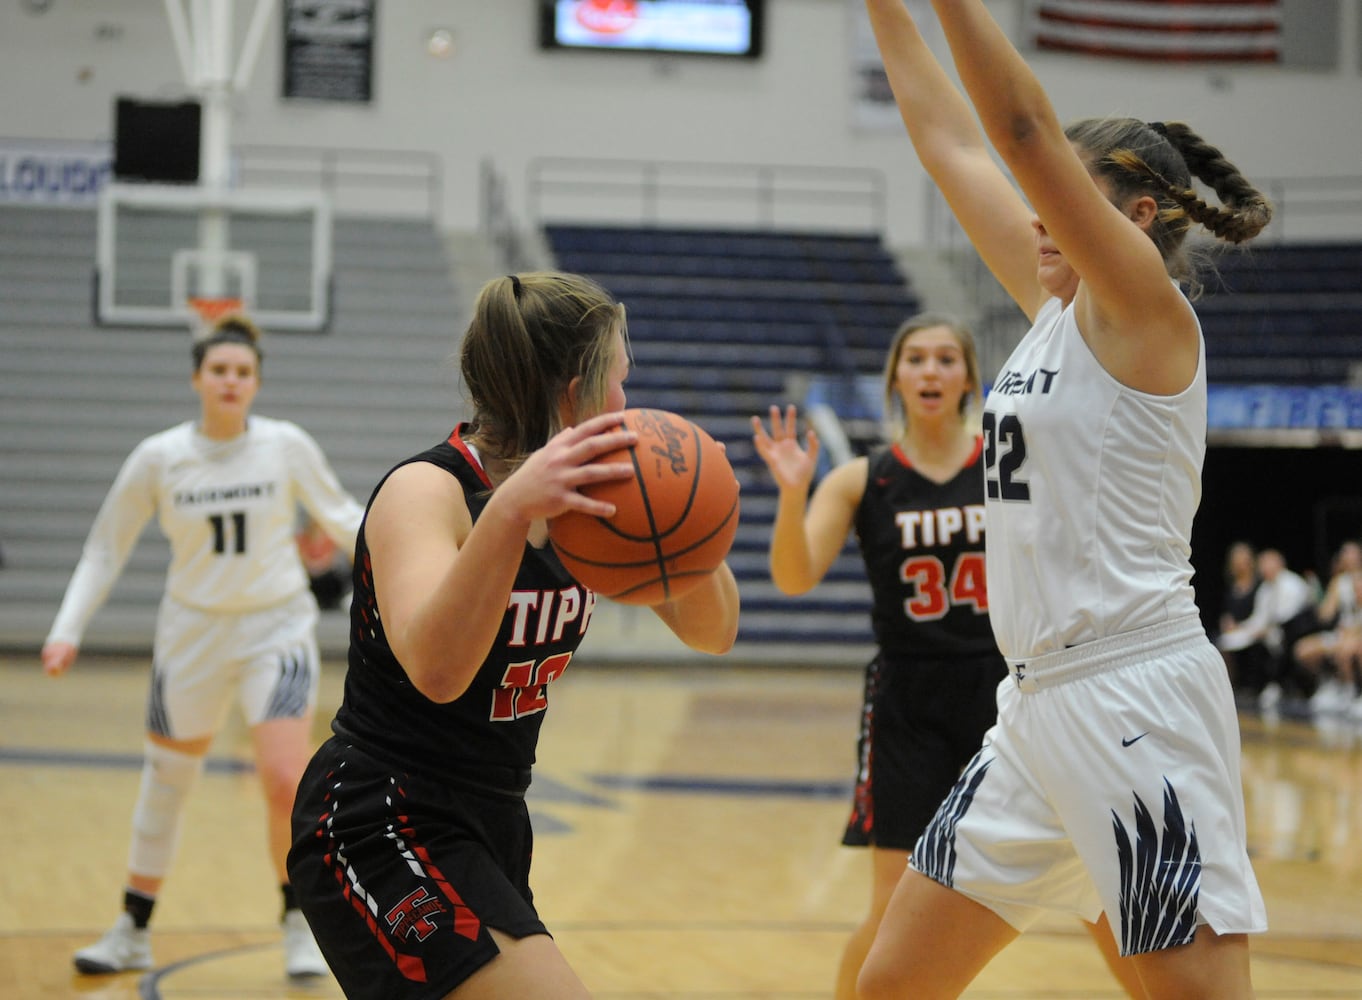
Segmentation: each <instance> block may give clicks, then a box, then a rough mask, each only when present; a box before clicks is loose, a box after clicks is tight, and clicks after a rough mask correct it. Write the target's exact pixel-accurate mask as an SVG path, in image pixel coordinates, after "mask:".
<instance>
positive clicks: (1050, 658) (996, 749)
mask: <svg viewBox="0 0 1362 1000" xmlns="http://www.w3.org/2000/svg"><path fill="white" fill-rule="evenodd" d="M1008 666H1009V668H1010V673H1011V677H1010V679H1008V680H1005V681H1003V683H1002V684H1001V685H1000V686H999V689H998V722H997V724H996V725H995V726H994V728H993V729H991V730H989V732H988V733H987V734H986V735H985V737H984V744H983V747H982V749H981V750H980V751H979V753H978V754H977V755H976V756H975V758H974V760H973V761H971V762H970V764H969V766H968V767H967V768H966V769H965V771H964V773H963V774H962V775H961V778H960V781H959V782H958V783H957V784H956V786H955V788H954V789H952V791H951V793H950V795H949V796H948V797H947V798H946V800H945V802H943V803H942V806H941V808H940V809H939V810H938V811H937V813H936V816H935V817H934V818H933V819H932V822H931V824H930V825H929V826H928V827H927V829H926V831H925V832H924V833H923V835H922V837H921V839H920V840H919V841H918V843H917V846H916V847H915V848H914V850H913V854H912V862H911V863H912V866H913V867H914V868H915V869H917V870H918V871H920V872H922V873H923V874H924V875H927V876H928V877H930V878H932V879H935V880H936V881H937V882H940V883H942V884H943V885H946V886H950V887H952V888H954V889H957V890H958V891H960V892H962V893H964V894H965V895H967V896H969V897H970V898H972V899H974V900H976V901H978V902H979V903H981V904H983V905H984V906H987V907H988V908H989V909H991V910H993V911H994V912H995V913H997V914H998V915H999V916H1001V917H1002V918H1003V919H1004V920H1006V921H1007V922H1008V923H1009V924H1011V925H1012V926H1013V927H1015V928H1017V929H1018V930H1025V929H1026V928H1027V927H1028V926H1029V925H1030V924H1032V923H1033V922H1034V921H1035V920H1036V919H1037V918H1038V917H1039V916H1040V915H1041V913H1042V912H1044V911H1059V912H1066V913H1072V914H1075V915H1077V916H1078V917H1080V918H1081V919H1083V920H1086V921H1088V922H1090V923H1091V922H1094V921H1096V920H1097V918H1098V917H1099V915H1100V914H1101V913H1102V912H1103V911H1105V912H1106V914H1107V916H1108V919H1109V920H1110V922H1111V926H1112V931H1113V933H1115V935H1116V937H1117V941H1118V943H1119V944H1120V947H1121V953H1122V954H1124V955H1132V954H1140V953H1144V952H1149V951H1156V950H1158V949H1161V948H1169V947H1173V946H1175V945H1179V944H1186V943H1187V942H1189V941H1191V940H1192V937H1193V935H1194V934H1195V933H1196V928H1197V927H1198V926H1199V925H1200V924H1208V925H1210V926H1211V927H1212V928H1213V929H1214V930H1215V931H1216V932H1217V933H1222V934H1228V933H1249V932H1257V931H1263V930H1265V929H1266V928H1267V915H1266V910H1265V908H1264V905H1263V898H1262V894H1261V893H1260V892H1259V889H1258V882H1257V879H1256V878H1255V876H1254V874H1253V869H1252V867H1251V865H1250V864H1249V858H1248V849H1247V834H1246V831H1245V819H1244V796H1243V787H1242V784H1241V779H1240V770H1239V759H1240V749H1239V723H1238V718H1237V716H1236V714H1235V707H1234V697H1233V693H1232V691H1231V688H1230V684H1229V680H1228V678H1227V676H1226V673H1225V665H1224V661H1223V660H1222V659H1221V657H1220V654H1219V653H1218V652H1217V651H1216V649H1215V647H1214V646H1213V645H1211V643H1210V641H1209V640H1208V639H1207V638H1206V634H1205V631H1204V629H1203V628H1202V625H1201V622H1200V620H1199V619H1198V618H1197V617H1196V616H1195V615H1193V616H1189V617H1186V618H1181V619H1177V620H1174V621H1171V622H1167V623H1162V624H1159V625H1154V626H1150V627H1147V628H1143V629H1138V630H1136V631H1133V632H1129V633H1125V634H1123V635H1119V636H1113V637H1110V638H1106V639H1101V640H1098V641H1096V642H1091V643H1085V644H1083V645H1081V646H1076V647H1073V648H1071V649H1066V650H1063V651H1061V652H1058V653H1052V654H1049V655H1047V656H1043V657H1040V658H1038V659H1034V660H1028V661H1023V662H1015V661H1014V662H1009V664H1008Z"/></svg>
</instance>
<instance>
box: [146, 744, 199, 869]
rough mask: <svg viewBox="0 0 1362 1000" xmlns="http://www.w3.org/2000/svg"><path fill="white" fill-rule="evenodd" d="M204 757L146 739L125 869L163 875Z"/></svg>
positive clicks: (171, 855)
mask: <svg viewBox="0 0 1362 1000" xmlns="http://www.w3.org/2000/svg"><path fill="white" fill-rule="evenodd" d="M202 770H203V757H201V756H199V757H193V756H190V755H189V754H183V753H180V752H178V751H176V750H170V749H168V748H166V747H163V746H161V745H160V744H158V743H152V742H151V741H149V740H148V741H147V744H146V748H145V751H144V755H143V759H142V787H141V788H140V789H139V790H138V792H137V805H136V806H135V807H134V808H133V811H132V844H131V846H130V847H129V848H128V871H130V872H132V873H133V874H135V875H146V876H147V877H149V878H164V877H165V874H166V871H167V870H168V869H169V868H170V862H171V860H172V859H173V858H174V857H175V845H176V844H177V842H178V841H179V833H180V813H181V811H182V810H183V809H184V800H185V798H186V797H187V796H188V794H189V789H191V788H192V787H194V781H195V779H196V778H198V776H199V772H200V771H202Z"/></svg>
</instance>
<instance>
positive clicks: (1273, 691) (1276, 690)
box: [1258, 681, 1282, 712]
mask: <svg viewBox="0 0 1362 1000" xmlns="http://www.w3.org/2000/svg"><path fill="white" fill-rule="evenodd" d="M1281 703H1282V686H1281V685H1280V684H1278V683H1277V682H1276V681H1269V682H1268V683H1267V685H1266V686H1265V687H1264V688H1263V690H1261V691H1260V692H1258V708H1259V709H1260V710H1262V711H1264V712H1275V711H1277V706H1278V705H1280V704H1281Z"/></svg>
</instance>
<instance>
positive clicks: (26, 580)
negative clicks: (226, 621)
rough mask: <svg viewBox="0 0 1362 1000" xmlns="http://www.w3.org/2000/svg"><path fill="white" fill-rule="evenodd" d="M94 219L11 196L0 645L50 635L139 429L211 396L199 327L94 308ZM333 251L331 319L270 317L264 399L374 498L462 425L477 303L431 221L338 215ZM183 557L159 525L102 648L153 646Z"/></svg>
mask: <svg viewBox="0 0 1362 1000" xmlns="http://www.w3.org/2000/svg"><path fill="white" fill-rule="evenodd" d="M95 230H96V225H95V213H94V212H93V211H91V210H85V209H72V208H60V207H57V208H52V207H47V208H43V207H32V206H0V351H3V354H4V357H5V364H4V365H2V366H0V423H2V424H3V426H4V475H3V476H2V477H0V548H2V549H3V553H4V560H5V563H4V568H3V570H0V644H3V645H5V646H8V647H12V648H36V646H37V644H39V643H41V641H42V639H43V637H44V636H45V635H46V632H47V628H48V626H49V625H50V624H51V621H52V617H53V615H54V614H55V613H56V609H57V605H58V603H59V602H60V600H61V595H62V592H63V590H64V588H65V586H66V583H67V580H68V579H69V578H70V574H71V571H72V570H73V569H74V568H75V564H76V560H77V558H78V557H79V555H80V550H81V545H82V544H83V542H84V540H85V536H86V534H87V532H88V531H89V528H90V523H91V521H92V519H93V517H94V514H95V511H96V510H97V509H98V507H99V504H100V501H101V500H102V499H103V497H104V494H105V492H106V491H107V490H108V488H109V484H110V483H111V482H112V481H113V478H114V475H115V474H116V473H117V471H118V468H119V466H120V465H121V464H122V462H123V460H124V458H126V457H127V455H128V453H129V452H130V451H131V450H132V448H133V446H134V445H136V444H137V442H138V441H140V440H141V439H142V438H143V437H145V436H146V435H148V434H151V433H154V432H156V431H159V430H162V429H164V428H166V427H169V426H171V425H173V424H176V423H179V422H181V421H184V420H189V419H193V418H194V417H195V416H196V415H197V413H198V400H197V399H196V398H195V396H194V394H193V392H192V390H191V389H190V386H189V376H190V373H191V363H190V357H189V347H190V340H189V333H188V330H187V328H184V327H179V328H171V329H165V328H161V329H156V328H149V327H109V326H100V325H97V324H96V323H95V320H94V309H93V306H92V289H91V281H92V272H93V266H94V259H95V239H96V236H95ZM237 236H238V238H239V239H241V240H242V241H247V240H250V239H251V234H250V233H244V232H243V233H238V234H237ZM143 238H144V239H148V240H154V239H157V238H158V237H157V236H156V234H155V233H146V234H143ZM333 252H334V277H335V281H334V288H335V292H334V299H333V303H332V312H331V317H330V322H329V324H328V326H327V328H326V329H325V330H324V331H322V332H320V333H306V332H276V333H271V332H269V331H267V339H266V341H265V343H264V349H265V362H264V366H263V369H262V372H263V379H262V384H261V391H260V396H259V397H258V399H257V401H256V407H255V408H256V412H259V413H262V414H265V415H269V416H277V417H284V418H287V419H291V420H295V421H297V422H298V423H299V424H301V425H302V426H303V427H304V428H306V429H307V430H308V431H309V432H310V433H311V434H312V435H313V436H314V437H315V438H316V439H317V441H318V443H319V444H321V446H322V448H323V450H324V451H325V452H326V453H327V456H328V457H329V458H330V460H331V462H332V465H333V467H334V468H335V470H336V474H337V475H338V476H339V477H340V479H341V482H342V483H343V484H344V485H345V486H346V488H347V489H349V490H350V491H351V492H352V493H353V494H354V495H355V496H356V497H357V498H358V499H359V500H360V501H361V502H362V501H364V500H367V499H368V496H369V492H370V491H371V490H372V488H373V486H374V484H375V483H376V482H377V480H378V477H379V476H381V475H382V474H383V472H385V471H386V470H387V469H388V467H389V466H390V465H391V464H392V463H393V462H394V461H395V460H396V459H398V458H401V457H403V456H405V455H406V454H409V453H410V452H411V451H413V450H414V449H415V448H416V447H418V446H421V445H423V444H425V443H433V442H434V441H437V440H439V439H440V438H441V437H443V436H444V435H445V434H446V433H448V430H449V427H450V425H451V421H452V420H453V419H455V417H456V416H457V414H458V412H459V409H460V401H459V399H458V397H457V395H456V378H455V371H454V368H453V367H452V366H451V365H449V364H448V363H447V362H448V359H449V358H450V356H451V355H452V354H453V352H454V350H455V346H456V343H457V337H458V335H459V333H461V332H462V324H463V322H464V320H463V318H462V317H461V315H460V314H459V313H458V311H457V308H456V300H455V294H454V290H453V287H452V282H451V269H450V263H449V260H448V257H447V254H446V253H445V248H444V241H443V239H442V237H441V236H440V235H439V234H438V232H437V231H436V229H435V227H434V225H433V223H431V222H430V221H422V220H411V219H366V218H343V219H339V220H338V221H337V223H336V228H335V234H334V247H333ZM168 562H169V547H168V546H167V544H166V543H165V541H164V539H163V538H162V537H161V535H160V532H159V531H158V530H157V529H156V528H155V526H154V525H148V527H147V528H146V530H144V532H143V534H142V537H141V539H140V541H139V543H138V545H137V547H136V549H135V550H134V551H133V553H132V556H131V557H130V559H129V562H128V565H127V568H126V569H125V570H124V573H123V575H122V577H121V578H120V580H119V581H118V583H117V585H116V586H115V588H114V590H113V592H112V593H111V595H110V598H109V601H108V603H107V604H106V605H105V607H104V608H103V609H102V610H100V611H99V612H98V613H97V614H96V616H95V618H94V620H93V622H92V623H91V627H90V630H89V632H88V633H87V636H86V642H85V647H86V648H87V649H88V650H95V651H98V650H110V651H114V650H125V649H132V650H145V649H146V648H148V647H149V645H150V638H151V625H152V621H153V619H154V614H155V610H156V605H157V602H158V601H159V600H160V596H161V593H162V591H163V589H164V579H165V569H166V566H167V564H168ZM345 633H346V624H345V618H344V616H343V615H340V614H328V615H324V616H323V624H322V628H321V630H320V639H321V641H322V644H323V646H324V648H326V649H327V650H329V651H332V652H334V651H336V650H343V648H344V644H345Z"/></svg>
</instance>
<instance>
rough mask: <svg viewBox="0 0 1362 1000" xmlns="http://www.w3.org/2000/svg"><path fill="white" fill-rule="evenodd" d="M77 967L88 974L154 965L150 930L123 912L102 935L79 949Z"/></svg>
mask: <svg viewBox="0 0 1362 1000" xmlns="http://www.w3.org/2000/svg"><path fill="white" fill-rule="evenodd" d="M74 961H75V963H76V968H77V969H78V970H79V971H81V972H84V973H85V974H86V975H100V974H103V973H108V972H125V971H128V970H130V969H150V968H151V931H149V930H147V929H146V928H145V927H143V928H141V929H140V930H139V929H138V928H136V927H134V926H133V925H132V914H130V913H120V914H119V915H118V919H117V920H116V921H114V925H113V927H112V928H111V929H110V930H109V932H108V933H107V934H105V935H104V936H103V937H102V938H100V939H99V940H98V941H96V942H95V943H94V944H92V945H90V946H89V947H87V948H82V949H80V951H78V952H76V954H75V959H74Z"/></svg>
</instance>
